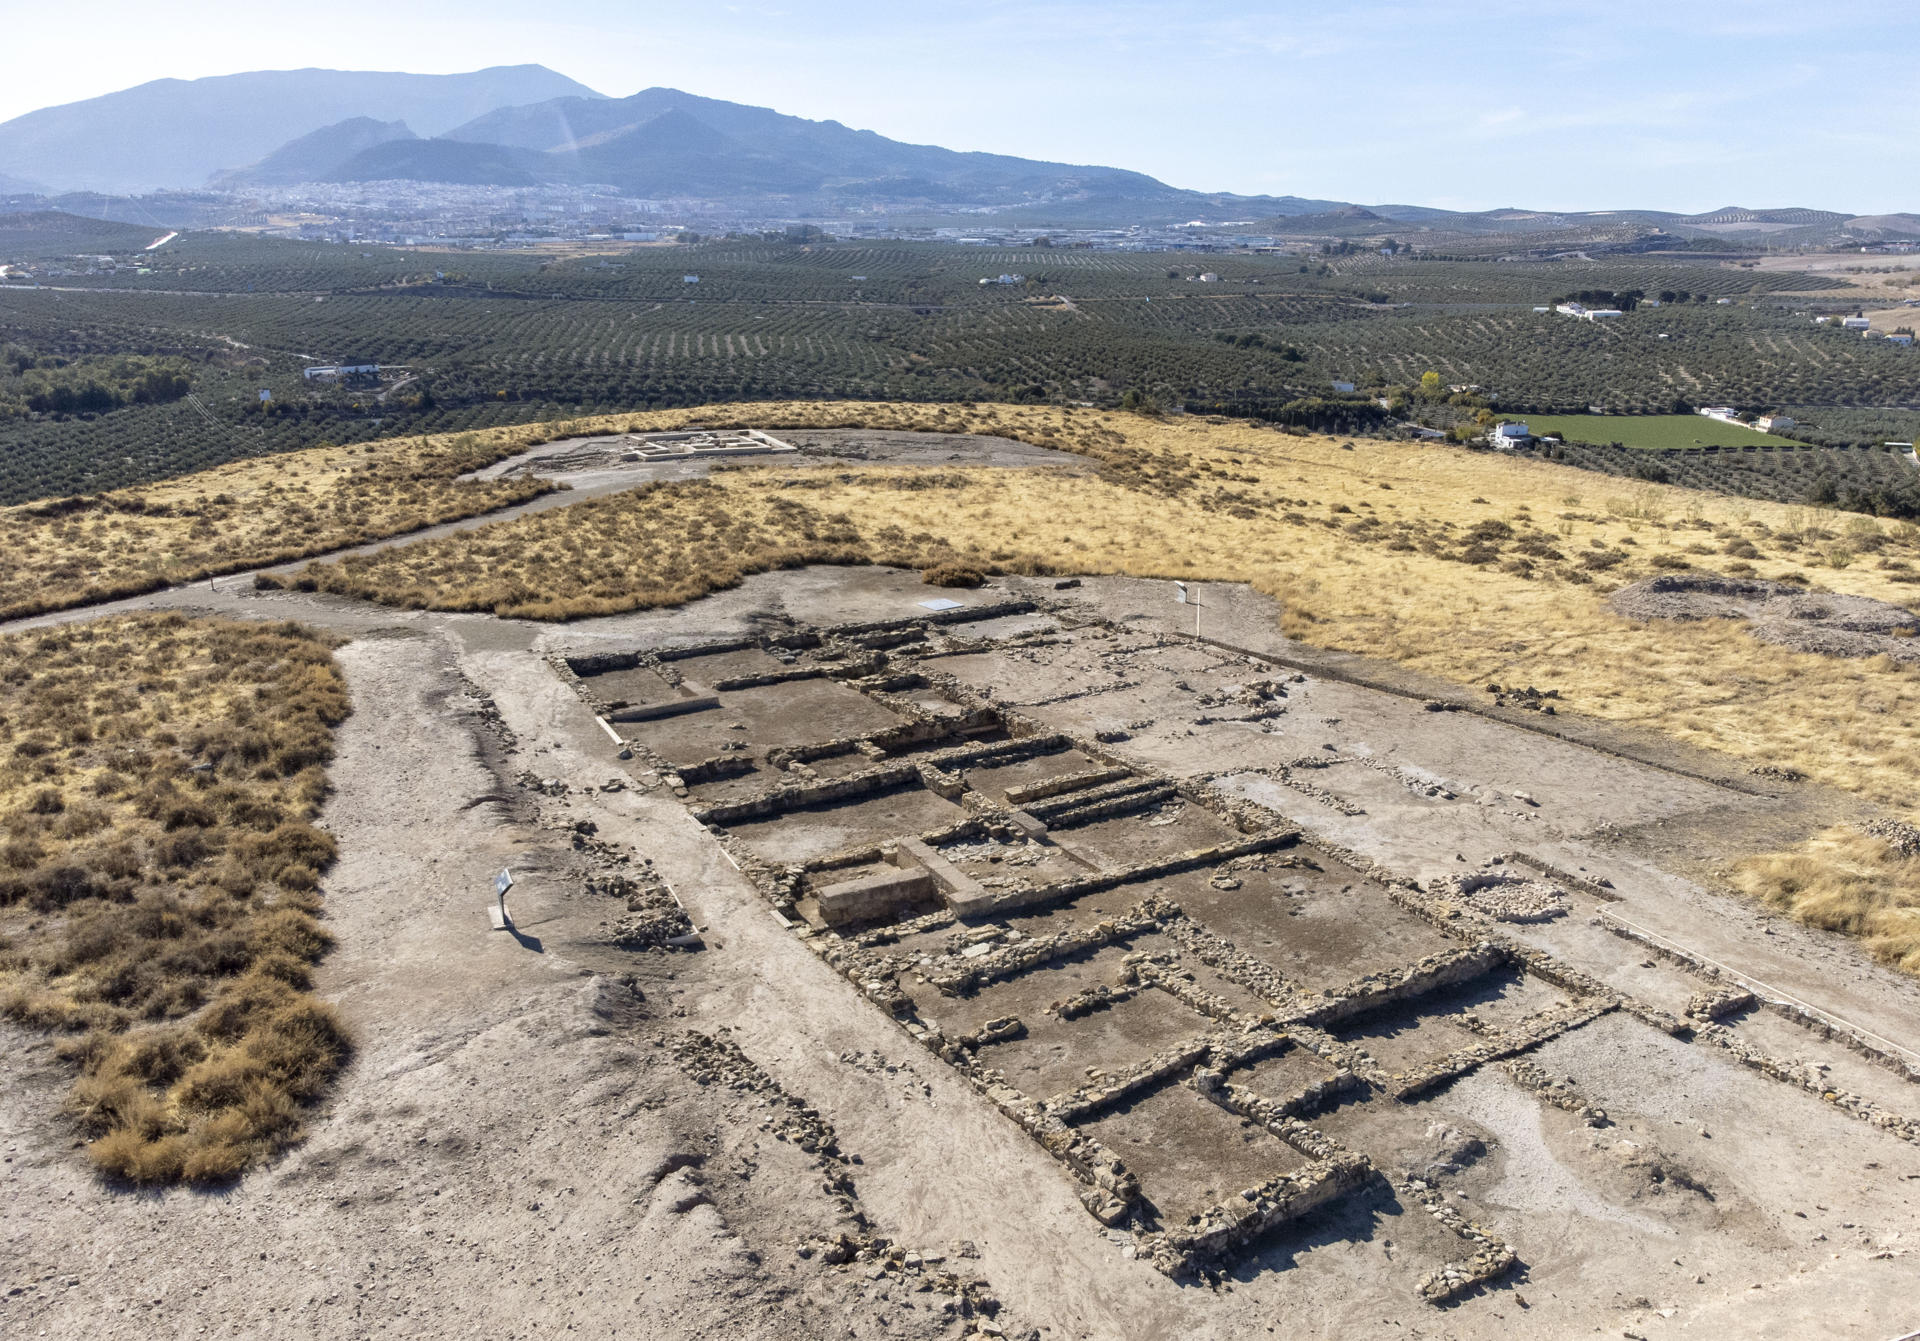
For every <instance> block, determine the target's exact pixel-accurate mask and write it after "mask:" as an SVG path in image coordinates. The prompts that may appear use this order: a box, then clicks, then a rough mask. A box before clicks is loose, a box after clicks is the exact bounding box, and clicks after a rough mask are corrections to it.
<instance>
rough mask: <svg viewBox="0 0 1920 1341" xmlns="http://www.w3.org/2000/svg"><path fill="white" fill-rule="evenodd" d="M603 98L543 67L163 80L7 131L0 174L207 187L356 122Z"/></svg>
mask: <svg viewBox="0 0 1920 1341" xmlns="http://www.w3.org/2000/svg"><path fill="white" fill-rule="evenodd" d="M598 96H599V95H598V94H596V93H594V91H593V90H592V89H590V88H588V87H586V86H585V85H584V84H577V83H575V82H574V81H573V80H571V79H568V78H567V77H566V76H565V75H560V74H555V73H554V72H553V71H552V70H549V69H547V68H546V67H545V66H541V65H503V66H495V67H493V68H492V69H487V70H475V71H473V72H471V73H469V74H452V75H417V74H391V73H383V72H375V71H358V70H258V71H254V72H252V73H248V74H234V75H217V76H214V77H211V78H207V79H191V80H188V79H156V80H154V81H152V82H151V83H147V84H140V85H138V86H136V87H134V88H130V89H122V90H121V91H120V92H118V93H109V94H106V95H104V96H102V97H98V98H88V99H86V100H85V101H83V102H71V103H65V104H63V105H61V106H58V107H43V108H41V109H40V110H39V111H37V112H28V113H27V114H26V115H25V116H17V117H15V118H13V120H11V121H7V122H4V123H0V176H4V177H12V178H14V179H16V181H19V182H25V183H34V184H37V186H38V188H39V189H41V190H43V191H103V192H108V193H111V194H117V195H133V194H138V193H141V192H145V191H156V190H165V189H169V188H171V189H182V188H189V187H198V186H201V185H204V184H205V183H206V181H207V179H208V178H209V177H210V176H212V175H213V174H215V173H217V172H220V171H221V170H222V169H226V168H234V167H238V166H240V165H242V164H248V163H255V162H258V161H260V160H261V159H264V158H266V157H267V156H269V155H271V154H273V153H275V152H276V151H277V150H279V149H281V148H282V147H284V146H287V145H288V142H289V141H291V140H296V139H299V138H300V137H302V136H305V135H309V134H311V133H312V132H314V131H316V130H320V129H321V128H323V127H327V126H332V125H335V124H336V123H338V122H341V121H345V120H348V119H353V118H360V117H367V118H371V119H373V120H376V121H401V120H404V121H405V122H407V124H408V125H410V126H411V127H412V128H413V129H414V131H415V132H424V133H425V134H428V135H438V134H440V133H441V132H443V131H447V130H451V129H453V128H454V127H455V126H459V125H463V124H465V123H466V122H469V121H471V120H473V118H475V117H477V116H481V115H483V114H484V113H487V112H490V111H493V110H494V109H496V108H500V107H513V106H522V105H525V104H529V103H539V102H544V101H547V100H550V99H553V98H563V97H579V98H582V99H588V100H590V99H593V98H596V97H598Z"/></svg>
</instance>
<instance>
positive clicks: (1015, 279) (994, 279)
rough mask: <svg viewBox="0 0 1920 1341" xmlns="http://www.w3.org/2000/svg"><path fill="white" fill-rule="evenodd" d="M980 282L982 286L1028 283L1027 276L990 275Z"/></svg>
mask: <svg viewBox="0 0 1920 1341" xmlns="http://www.w3.org/2000/svg"><path fill="white" fill-rule="evenodd" d="M980 282H981V283H982V284H1024V283H1026V282H1027V277H1026V276H1025V275H989V276H988V277H987V278H985V279H983V280H981V281H980Z"/></svg>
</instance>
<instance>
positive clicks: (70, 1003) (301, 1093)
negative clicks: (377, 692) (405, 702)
mask: <svg viewBox="0 0 1920 1341" xmlns="http://www.w3.org/2000/svg"><path fill="white" fill-rule="evenodd" d="M348 709H349V704H348V699H347V692H346V685H345V682H344V681H343V680H342V678H341V676H340V673H339V670H338V668H337V667H336V666H335V665H334V663H333V658H332V654H331V650H330V647H329V645H328V644H327V643H326V642H324V641H322V640H321V639H320V638H318V637H317V636H315V635H314V634H313V633H311V632H310V631H308V630H305V629H302V628H300V627H298V626H296V625H286V624H283V625H260V624H245V623H239V622H234V621H228V620H213V619H200V620H194V619H187V618H185V617H183V616H180V615H162V616H143V617H135V618H120V619H107V620H99V621H95V622H93V623H88V624H79V625H72V626H68V627H64V628H60V629H55V630H51V631H48V632H45V633H39V634H16V635H14V636H12V637H10V638H6V639H0V824H4V825H5V827H6V830H7V831H8V833H9V834H10V835H11V838H10V841H9V843H8V845H7V852H8V853H9V854H10V855H9V856H8V857H7V860H6V862H5V863H4V864H5V867H6V869H5V870H4V872H0V935H3V937H4V939H0V944H4V946H5V947H6V953H5V955H4V957H0V1014H4V1015H5V1016H6V1017H7V1018H9V1019H11V1020H13V1021H15V1022H17V1023H20V1024H23V1025H27V1026H30V1027H34V1028H40V1029H49V1030H58V1031H62V1032H64V1033H65V1034H66V1035H67V1038H66V1039H65V1040H64V1041H63V1043H62V1051H63V1053H64V1054H65V1055H67V1056H68V1057H69V1058H71V1060H73V1061H74V1062H75V1063H76V1064H77V1065H78V1066H79V1068H80V1074H79V1077H78V1079H77V1080H76V1082H75V1084H74V1088H73V1092H72V1095H71V1098H70V1105H69V1106H70V1110H71V1112H72V1113H73V1115H74V1117H75V1119H76V1120H77V1121H78V1122H79V1124H80V1126H81V1127H82V1129H83V1130H84V1131H85V1132H86V1133H87V1134H88V1135H89V1136H91V1137H93V1138H94V1139H93V1142H92V1144H91V1146H90V1147H89V1153H90V1155H91V1156H92V1158H93V1160H94V1162H95V1164H96V1165H98V1166H99V1167H100V1168H101V1169H102V1170H104V1171H106V1172H108V1173H110V1174H113V1175H117V1176H120V1177H124V1178H127V1179H131V1180H133V1181H135V1182H140V1183H159V1182H174V1181H179V1180H183V1179H184V1180H188V1181H193V1182H209V1181H214V1180H218V1179H222V1178H228V1177H231V1176H233V1175H234V1174H237V1173H238V1172H240V1171H241V1170H242V1169H244V1168H245V1167H246V1166H247V1165H249V1164H250V1163H252V1162H254V1161H255V1160H257V1159H259V1158H261V1157H262V1156H264V1155H266V1154H268V1153H270V1152H271V1151H273V1150H275V1149H277V1148H279V1147H280V1146H282V1145H284V1144H285V1143H286V1142H288V1141H290V1140H292V1139H294V1138H295V1137H297V1136H298V1135H299V1132H300V1122H301V1112H302V1108H303V1106H304V1105H306V1104H309V1103H311V1102H312V1101H313V1100H314V1099H315V1098H317V1097H318V1096H319V1095H320V1094H321V1093H322V1092H323V1091H324V1089H325V1087H326V1085H327V1083H328V1081H329V1080H330V1079H331V1078H332V1076H333V1075H334V1074H335V1073H336V1072H337V1071H338V1070H339V1068H340V1066H341V1065H342V1064H343V1062H344V1061H345V1059H346V1056H347V1052H348V1042H347V1037H346V1033H345V1030H344V1028H343V1027H342V1026H341V1024H340V1022H339V1020H338V1019H337V1018H336V1017H335V1016H334V1014H333V1012H332V1009H331V1007H329V1006H327V1005H325V1004H324V1003H322V1002H320V1001H318V1000H316V999H314V998H313V997H311V996H309V995H307V994H306V991H305V989H306V987H307V984H308V974H309V970H310V968H311V966H312V964H313V963H314V962H315V961H316V960H318V959H319V957H320V956H321V955H322V954H324V953H325V951H326V949H327V946H328V945H329V943H330V937H329V935H328V933H327V931H326V929H325V928H324V927H323V926H322V925H321V924H320V922H319V916H318V915H319V911H320V900H319V896H318V894H317V893H316V892H315V889H314V886H315V874H316V872H318V871H320V870H324V869H325V867H326V866H327V864H328V863H329V862H330V861H331V860H332V858H333V853H334V845H333V840H332V838H331V837H330V836H328V835H327V834H326V833H324V832H323V831H321V830H319V829H317V828H315V827H314V826H313V825H312V823H311V820H312V818H313V815H314V813H315V809H316V807H317V806H318V804H319V802H320V800H321V798H322V797H323V796H324V794H325V791H326V775H325V772H324V766H325V764H326V763H327V762H328V760H329V759H330V758H331V757H332V750H333V744H332V741H333V728H334V726H335V725H336V724H338V723H339V722H340V721H341V720H342V719H344V718H345V716H346V715H347V712H348Z"/></svg>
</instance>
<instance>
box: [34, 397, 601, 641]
mask: <svg viewBox="0 0 1920 1341" xmlns="http://www.w3.org/2000/svg"><path fill="white" fill-rule="evenodd" d="M572 428H573V425H565V424H562V425H537V426H523V427H520V428H503V429H489V430H486V431H484V432H479V433H461V434H448V435H446V436H444V437H438V438H403V439H391V440H388V441H386V442H381V443H377V444H371V443H370V444H367V445H364V446H359V447H351V448H348V447H315V448H309V449H308V450H306V451H302V452H289V453H287V454H285V455H283V456H275V457H267V458H263V459H260V460H254V461H242V462H236V463H234V464H231V465H226V466H220V467H217V468H215V469H213V470H208V471H203V472H201V473H199V474H197V475H188V476H183V477H181V478H179V479H175V480H170V481H167V482H165V483H162V484H155V485H150V486H148V487H146V488H143V489H122V490H119V491H117V492H114V493H105V494H98V495H92V496H80V497H75V498H62V499H55V500H53V501H51V502H46V503H33V504H28V505H26V506H22V507H14V508H5V509H0V528H4V529H5V531H6V533H7V537H8V542H9V543H8V544H7V546H6V548H5V550H4V551H0V618H7V619H11V618H17V617H19V616H22V615H34V614H40V613H42V612H44V611H48V610H61V609H66V608H68V607H70V606H76V605H91V604H94V603H96V602H99V601H108V600H114V599H116V598H118V597H122V596H136V595H139V594H140V593H142V592H147V591H153V590H156V589H158V588H160V587H165V586H170V585H172V584H175V583H179V582H192V581H197V580H199V579H201V578H205V577H210V576H215V575H218V574H220V573H233V572H239V571H242V570H244V569H248V568H257V567H259V566H261V565H263V564H272V563H284V562H286V561H288V560H290V559H299V558H304V557H306V556H308V555H312V554H321V553H325V552H327V551H328V550H335V549H340V548H343V547H346V546H350V545H356V544H361V543H364V542H366V541H369V540H378V539H383V538H385V537H387V536H393V535H401V534H404V533H405V532H408V531H416V530H419V529H420V528H421V527H424V526H432V525H434V524H436V523H438V522H445V521H453V520H455V519H457V518H460V517H471V516H473V515H475V514H476V513H482V512H491V511H493V510H494V509H496V508H502V507H507V506H510V505H511V504H514V503H521V502H525V501H526V500H527V499H529V498H534V497H537V496H538V495H540V494H543V493H546V492H548V491H549V490H551V489H552V488H553V487H554V486H552V485H551V484H548V483H545V482H544V481H540V480H531V479H524V478H522V479H513V480H489V481H462V480H460V479H458V478H457V477H458V476H460V475H462V474H464V473H466V472H468V471H471V470H477V469H479V468H481V467H482V466H486V465H489V464H491V463H492V462H494V461H497V460H499V459H500V458H501V457H503V456H509V455H511V454H513V453H514V452H517V451H520V450H522V449H523V448H526V447H528V446H531V445H533V444H535V443H539V442H545V441H547V440H548V438H549V437H550V436H552V435H553V434H554V433H555V432H556V431H557V432H566V431H571V429H572Z"/></svg>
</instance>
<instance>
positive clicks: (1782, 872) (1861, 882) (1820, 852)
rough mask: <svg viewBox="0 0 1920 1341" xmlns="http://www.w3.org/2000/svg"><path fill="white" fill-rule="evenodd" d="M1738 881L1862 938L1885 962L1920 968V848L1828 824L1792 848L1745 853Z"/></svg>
mask: <svg viewBox="0 0 1920 1341" xmlns="http://www.w3.org/2000/svg"><path fill="white" fill-rule="evenodd" d="M1908 832H1909V834H1911V832H1912V831H1911V830H1909V831H1908ZM1733 883H1734V885H1735V886H1736V887H1737V888H1739V889H1740V890H1742V891H1744V892H1746V893H1748V894H1751V895H1752V896H1753V897H1755V898H1757V899H1760V900H1763V901H1764V902H1765V903H1767V904H1768V905H1769V906H1771V907H1774V908H1778V909H1780V910H1781V911H1783V912H1786V913H1788V914H1791V915H1792V916H1793V917H1795V918H1797V919H1799V920H1800V921H1802V922H1805V923H1807V924H1809V925H1810V926H1816V927H1823V928H1825V929H1826V930H1828V931H1840V932H1845V933H1846V934H1847V935H1849V936H1855V937H1858V938H1859V939H1860V941H1861V942H1862V944H1864V945H1865V947H1866V949H1867V951H1868V953H1870V954H1871V955H1873V957H1874V958H1876V959H1878V960H1880V961H1881V962H1883V963H1887V964H1892V965H1893V966H1895V967H1896V968H1900V969H1904V970H1906V971H1907V972H1908V973H1920V853H1917V852H1916V851H1915V850H1914V845H1913V844H1912V843H1911V841H1909V842H1907V843H1905V844H1902V843H1900V842H1898V841H1895V840H1892V839H1889V838H1887V837H1883V836H1878V835H1875V834H1869V833H1863V832H1861V831H1860V830H1858V829H1851V828H1847V827H1845V826H1841V827H1838V828H1833V829H1828V830H1827V831H1826V832H1825V833H1822V834H1818V835H1816V836H1815V837H1813V838H1811V839H1809V840H1808V841H1807V842H1806V843H1805V844H1803V845H1802V846H1801V847H1799V848H1798V849H1796V850H1794V851H1791V852H1774V853H1769V854H1767V855H1765V856H1759V857H1751V858H1748V859H1747V860H1746V861H1743V862H1741V863H1740V864H1739V865H1738V866H1736V867H1735V868H1734V871H1733Z"/></svg>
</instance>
